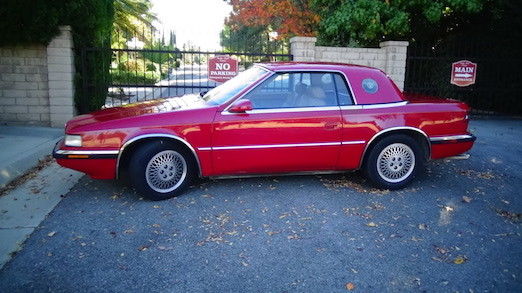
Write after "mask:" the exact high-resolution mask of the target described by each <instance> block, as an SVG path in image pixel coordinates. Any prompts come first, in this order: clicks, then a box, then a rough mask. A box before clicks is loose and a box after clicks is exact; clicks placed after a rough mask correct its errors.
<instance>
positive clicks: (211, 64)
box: [208, 55, 238, 82]
mask: <svg viewBox="0 0 522 293" xmlns="http://www.w3.org/2000/svg"><path fill="white" fill-rule="evenodd" d="M237 72H238V64H237V60H236V59H234V58H231V57H230V56H226V55H218V56H215V57H212V58H210V59H208V79H210V80H213V81H217V82H225V81H227V80H229V79H231V78H232V77H234V76H236V75H237Z"/></svg>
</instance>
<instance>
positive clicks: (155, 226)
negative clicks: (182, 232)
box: [152, 224, 161, 228]
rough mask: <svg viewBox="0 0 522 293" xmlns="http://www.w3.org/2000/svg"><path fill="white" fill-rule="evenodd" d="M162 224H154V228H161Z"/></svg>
mask: <svg viewBox="0 0 522 293" xmlns="http://www.w3.org/2000/svg"><path fill="white" fill-rule="evenodd" d="M160 226H161V225H160V224H152V227H154V228H159V227H160Z"/></svg>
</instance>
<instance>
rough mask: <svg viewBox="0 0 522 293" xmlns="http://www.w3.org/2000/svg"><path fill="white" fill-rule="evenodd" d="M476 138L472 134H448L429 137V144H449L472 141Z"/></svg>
mask: <svg viewBox="0 0 522 293" xmlns="http://www.w3.org/2000/svg"><path fill="white" fill-rule="evenodd" d="M476 139H477V137H475V136H474V135H473V134H462V135H450V136H435V137H431V138H430V142H431V144H432V145H433V144H450V143H463V142H474V141H475V140H476Z"/></svg>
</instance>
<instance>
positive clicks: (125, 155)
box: [116, 133, 202, 178]
mask: <svg viewBox="0 0 522 293" xmlns="http://www.w3.org/2000/svg"><path fill="white" fill-rule="evenodd" d="M161 139H167V140H169V141H171V142H174V143H176V144H178V145H179V146H181V147H183V148H185V149H186V150H188V152H189V153H191V154H192V156H193V157H194V160H196V164H197V168H198V175H199V177H201V174H202V171H201V164H200V161H199V158H198V155H197V153H196V150H195V149H194V147H192V145H191V144H190V143H189V142H187V141H186V140H184V139H183V138H181V137H179V136H177V135H173V134H164V133H151V134H143V135H138V136H136V137H133V138H131V139H129V140H128V141H127V142H125V143H124V144H123V146H121V148H120V151H119V154H118V158H117V161H116V178H119V177H120V174H121V171H122V170H123V169H122V167H125V166H127V165H128V162H129V158H130V155H131V154H132V151H133V150H134V149H136V147H138V146H140V145H142V144H144V143H147V142H150V141H157V140H161Z"/></svg>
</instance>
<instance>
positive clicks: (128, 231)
mask: <svg viewBox="0 0 522 293" xmlns="http://www.w3.org/2000/svg"><path fill="white" fill-rule="evenodd" d="M123 233H125V234H132V233H134V230H132V229H127V230H125V231H123Z"/></svg>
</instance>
